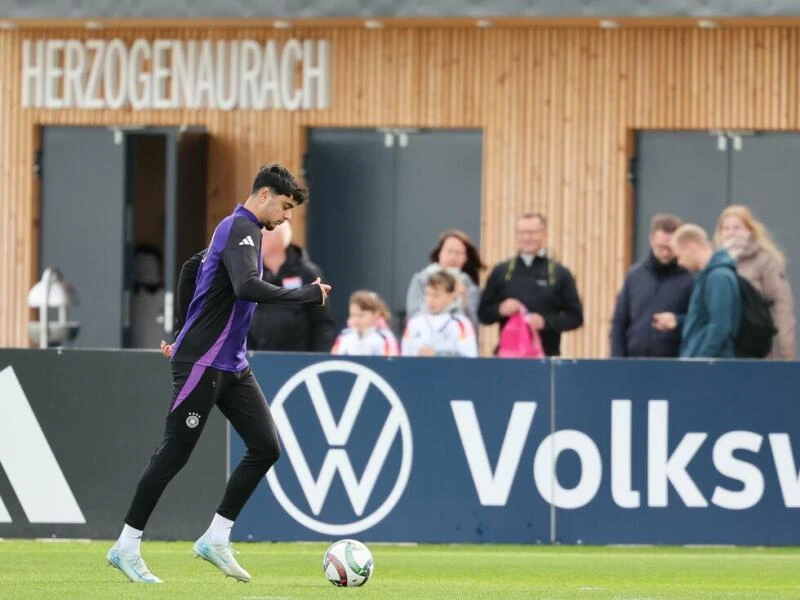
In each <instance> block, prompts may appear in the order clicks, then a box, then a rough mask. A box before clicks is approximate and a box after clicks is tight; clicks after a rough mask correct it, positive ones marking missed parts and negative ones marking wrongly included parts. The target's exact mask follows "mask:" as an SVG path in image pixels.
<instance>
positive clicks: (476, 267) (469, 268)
mask: <svg viewBox="0 0 800 600" xmlns="http://www.w3.org/2000/svg"><path fill="white" fill-rule="evenodd" d="M450 238H455V239H457V240H458V241H459V242H461V243H462V244H464V248H466V250H467V260H466V262H465V263H464V266H463V267H461V270H462V271H464V273H466V274H467V277H469V278H470V279H471V280H472V282H473V283H474V284H475V285H480V281H479V277H480V272H481V270H482V269H485V268H486V265H484V264H483V261H482V260H481V255H480V253H479V252H478V248H476V247H475V244H473V243H472V240H471V239H469V236H468V235H467V234H466V233H464V232H463V231H461V230H460V229H448V230H447V231H445V232H444V233H443V234H442V235H441V236H439V241H438V242H437V243H436V247H435V248H434V249H433V250H431V254H430V260H431V262H434V263H436V262H439V254H440V253H441V251H442V246H444V243H445V242H446V241H447V240H449V239H450Z"/></svg>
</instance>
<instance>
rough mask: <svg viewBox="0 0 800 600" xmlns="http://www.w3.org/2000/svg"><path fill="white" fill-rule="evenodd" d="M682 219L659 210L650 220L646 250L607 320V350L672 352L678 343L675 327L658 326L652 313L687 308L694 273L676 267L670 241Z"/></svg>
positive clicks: (679, 311) (619, 352) (658, 354)
mask: <svg viewBox="0 0 800 600" xmlns="http://www.w3.org/2000/svg"><path fill="white" fill-rule="evenodd" d="M680 226H681V220H680V219H679V218H678V217H676V216H673V215H665V214H658V215H655V216H654V217H653V220H652V221H651V223H650V254H648V256H647V258H645V259H643V260H641V261H639V262H638V263H636V264H635V265H633V267H632V268H631V270H630V271H629V272H628V275H627V277H625V283H624V285H623V286H622V290H620V293H619V295H618V296H617V305H616V308H615V309H614V319H613V321H612V324H611V356H613V357H626V356H652V357H676V356H678V354H679V353H680V349H681V336H680V330H679V329H677V328H676V329H674V330H672V331H659V330H658V329H656V328H655V327H653V315H655V314H656V313H661V312H671V313H675V314H686V309H687V308H688V307H689V296H691V294H692V283H693V277H692V275H691V273H689V271H687V270H686V269H684V268H683V267H680V266H679V265H678V263H677V261H676V260H675V255H674V254H673V252H672V247H671V246H670V240H671V239H672V235H673V234H674V233H675V230H676V229H678V227H680Z"/></svg>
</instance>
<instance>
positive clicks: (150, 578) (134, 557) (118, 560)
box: [106, 544, 163, 583]
mask: <svg viewBox="0 0 800 600" xmlns="http://www.w3.org/2000/svg"><path fill="white" fill-rule="evenodd" d="M106 558H107V559H108V564H110V565H111V566H112V567H115V568H117V569H119V570H120V571H122V573H123V574H124V575H125V577H127V578H128V579H130V580H131V581H133V582H134V583H163V581H161V580H160V579H159V578H158V577H156V576H155V575H153V574H152V573H151V572H150V569H148V568H147V564H146V563H145V562H144V559H143V558H142V555H141V554H123V553H122V552H120V551H119V547H118V546H117V544H114V545H113V546H112V547H111V550H109V551H108V554H107V555H106Z"/></svg>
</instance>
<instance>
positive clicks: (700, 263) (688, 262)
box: [654, 225, 742, 358]
mask: <svg viewBox="0 0 800 600" xmlns="http://www.w3.org/2000/svg"><path fill="white" fill-rule="evenodd" d="M672 251H673V252H674V253H675V255H676V256H677V257H678V264H679V265H680V266H682V267H684V268H685V269H688V270H689V271H691V272H692V273H698V275H697V277H696V279H695V282H694V287H693V289H692V296H691V298H690V299H689V309H688V312H687V314H686V315H685V317H683V316H682V315H676V314H675V313H669V312H664V313H659V314H657V315H655V317H654V325H655V326H656V328H658V329H659V330H661V331H671V330H674V329H676V328H677V327H679V326H681V324H682V325H683V339H682V340H681V352H680V356H681V357H682V358H733V357H734V356H735V353H734V340H735V338H736V334H737V333H738V331H739V322H740V321H741V318H742V301H741V296H740V290H739V280H738V278H737V277H736V262H735V261H734V260H733V258H731V255H730V254H728V251H727V250H724V249H722V250H717V251H716V252H715V251H714V248H713V247H712V246H711V242H709V241H708V236H707V235H706V232H705V230H704V229H702V228H701V227H698V226H697V225H682V226H681V227H680V228H678V230H677V231H676V232H675V235H674V236H673V238H672ZM681 322H683V323H681Z"/></svg>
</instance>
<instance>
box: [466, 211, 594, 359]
mask: <svg viewBox="0 0 800 600" xmlns="http://www.w3.org/2000/svg"><path fill="white" fill-rule="evenodd" d="M546 241H547V219H546V218H545V217H544V216H543V215H541V214H539V213H525V214H524V215H522V216H521V217H520V219H519V222H518V223H517V248H518V254H517V255H516V256H515V257H513V258H511V259H509V260H506V261H503V262H501V263H499V264H498V265H497V266H495V267H494V269H492V272H491V274H490V275H489V279H488V280H487V282H486V288H485V289H484V290H483V294H482V295H481V302H480V306H479V307H478V317H479V318H480V320H481V323H483V324H484V325H493V324H494V323H500V326H501V329H502V327H503V325H505V323H506V321H507V320H508V318H509V317H510V316H511V315H513V314H515V313H517V312H519V311H520V310H525V312H526V320H527V321H528V325H530V326H531V328H532V329H534V330H536V331H538V332H539V336H540V337H541V340H542V346H543V348H544V351H545V354H547V356H558V355H559V354H560V353H561V334H562V333H563V332H565V331H570V330H572V329H577V328H578V327H580V326H581V325H583V307H582V305H581V299H580V297H579V296H578V290H577V287H576V286H575V279H574V278H573V276H572V273H570V272H569V269H567V268H566V267H565V266H564V265H562V264H560V263H558V262H556V261H555V260H553V259H552V258H550V257H549V256H548V255H547V251H546V249H545V243H546Z"/></svg>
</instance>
